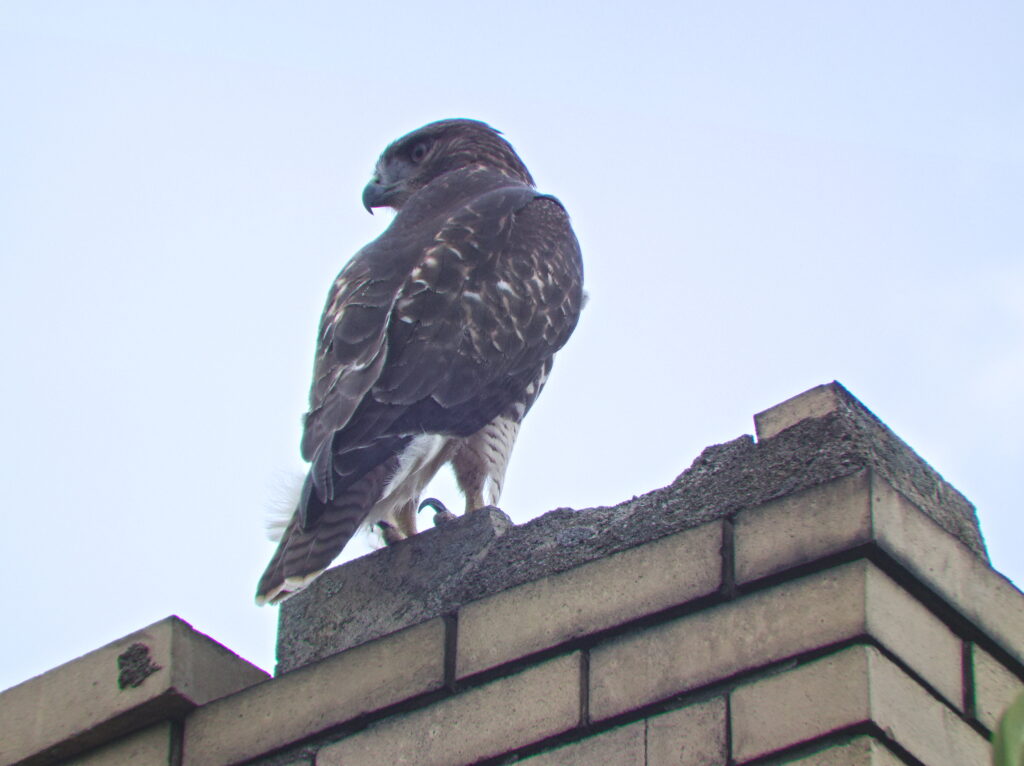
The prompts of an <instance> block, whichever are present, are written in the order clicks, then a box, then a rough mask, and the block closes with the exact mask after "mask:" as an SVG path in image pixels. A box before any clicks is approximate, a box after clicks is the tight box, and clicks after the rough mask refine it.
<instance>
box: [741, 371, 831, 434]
mask: <svg viewBox="0 0 1024 766" xmlns="http://www.w3.org/2000/svg"><path fill="white" fill-rule="evenodd" d="M839 406H840V399H839V393H838V391H837V390H836V384H834V383H827V384H825V385H821V386H815V387H814V388H812V389H809V390H807V391H804V392H803V393H802V394H797V395H796V396H794V397H792V398H791V399H787V400H786V401H784V402H782V403H781V404H776V405H775V406H774V407H769V408H768V409H766V410H764V411H763V412H759V413H757V414H756V415H754V428H755V429H756V432H757V438H758V441H764V440H765V439H771V438H772V437H773V436H776V435H777V434H779V433H781V432H782V431H785V430H786V429H787V428H789V427H790V426H795V425H796V424H797V423H799V422H800V421H802V420H807V419H808V418H820V417H824V416H825V415H828V414H829V413H831V412H835V411H836V410H837V409H838V408H839Z"/></svg>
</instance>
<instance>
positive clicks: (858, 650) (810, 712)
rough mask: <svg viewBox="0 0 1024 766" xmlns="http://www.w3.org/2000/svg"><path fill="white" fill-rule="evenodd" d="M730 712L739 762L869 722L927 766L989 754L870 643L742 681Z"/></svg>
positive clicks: (980, 759)
mask: <svg viewBox="0 0 1024 766" xmlns="http://www.w3.org/2000/svg"><path fill="white" fill-rule="evenodd" d="M731 710H732V737H733V743H732V744H733V747H732V749H733V756H734V758H736V760H737V761H738V762H740V763H742V762H743V761H744V760H749V759H752V758H757V757H761V756H765V755H768V754H770V753H773V752H776V751H778V750H781V749H783V748H787V747H790V746H793V745H796V744H800V743H803V742H807V741H811V740H814V739H816V738H818V737H822V736H824V735H826V734H829V733H831V732H835V731H837V730H840V729H843V728H845V727H848V726H853V725H856V724H862V723H866V722H869V721H873V722H874V723H875V724H877V725H878V726H879V727H881V728H882V730H883V731H886V732H888V733H889V735H890V736H891V737H892V738H893V739H894V740H895V741H896V742H898V743H899V744H900V745H901V746H902V747H904V748H906V750H907V751H908V752H910V753H911V754H912V755H914V756H915V757H916V758H918V759H919V760H921V761H923V762H924V763H927V764H929V766H964V765H965V764H982V763H986V762H987V759H988V757H989V747H988V743H987V742H986V740H985V739H983V738H982V737H980V736H979V735H978V734H977V733H976V732H975V731H974V730H973V729H971V727H970V726H968V725H967V724H966V723H965V722H964V721H962V720H961V719H960V718H959V717H958V716H957V715H956V713H955V712H954V711H953V710H951V709H950V708H949V707H947V706H946V705H944V704H942V703H941V702H939V701H938V700H936V699H935V698H934V697H932V696H931V695H930V694H928V692H927V691H925V690H924V689H923V688H922V687H921V686H919V685H918V684H916V683H915V682H914V681H913V680H911V679H910V677H908V676H907V675H906V674H905V673H903V671H901V670H900V669H899V668H898V667H896V665H894V664H893V663H892V662H890V661H889V660H888V659H886V658H885V657H883V656H882V655H881V653H880V652H878V650H877V649H875V648H873V647H867V646H854V647H851V648H849V649H845V650H843V651H841V652H837V653H835V654H831V655H828V656H826V657H823V658H821V659H820V660H816V661H814V662H809V663H807V664H806V665H802V666H800V667H797V668H795V669H793V670H790V671H787V672H784V673H780V674H778V675H775V676H771V677H769V678H766V679H763V680H760V681H757V682H755V683H751V684H748V685H746V686H741V687H740V688H738V689H736V691H734V692H733V693H732V704H731Z"/></svg>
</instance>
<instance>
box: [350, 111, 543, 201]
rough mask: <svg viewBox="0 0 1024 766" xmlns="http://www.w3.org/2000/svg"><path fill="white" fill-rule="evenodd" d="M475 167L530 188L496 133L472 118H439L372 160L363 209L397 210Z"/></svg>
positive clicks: (516, 159) (522, 167) (523, 168)
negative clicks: (437, 183) (427, 188)
mask: <svg viewBox="0 0 1024 766" xmlns="http://www.w3.org/2000/svg"><path fill="white" fill-rule="evenodd" d="M474 165H479V166H483V167H487V168H490V169H492V170H497V171H498V172H500V173H503V174H505V175H507V176H509V177H510V178H514V179H516V180H518V181H521V182H522V183H526V184H529V185H530V186H533V178H532V177H531V176H530V171H529V170H527V169H526V165H524V164H523V161H522V160H521V159H519V155H517V154H516V153H515V150H514V149H513V148H512V145H511V144H509V142H508V141H506V140H505V139H504V138H502V137H501V133H500V132H499V131H497V130H495V129H494V128H492V127H491V126H490V125H488V124H486V123H484V122H479V121H478V120H440V121H439V122H432V123H430V124H429V125H424V126H423V127H422V128H419V129H418V130H414V131H413V132H412V133H409V134H408V135H405V136H402V137H401V138H399V139H398V140H397V141H394V142H393V143H392V144H391V145H390V146H388V148H387V149H385V150H384V153H383V154H382V155H381V156H380V159H379V160H378V161H377V167H376V168H375V169H374V173H373V178H372V179H370V183H368V184H367V185H366V188H365V189H363V206H364V207H365V208H366V209H367V210H369V211H370V212H371V213H372V212H373V208H375V207H391V208H394V209H395V210H400V209H401V207H402V205H404V204H405V203H406V201H407V200H408V199H409V197H411V196H412V195H413V194H415V193H416V192H417V191H418V190H420V189H422V188H423V187H424V186H426V185H427V184H428V183H430V182H431V181H433V180H434V179H435V178H438V177H440V176H442V175H444V174H445V173H450V172H451V171H453V170H458V169H460V168H466V167H471V166H474Z"/></svg>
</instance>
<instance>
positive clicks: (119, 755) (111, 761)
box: [63, 723, 172, 766]
mask: <svg viewBox="0 0 1024 766" xmlns="http://www.w3.org/2000/svg"><path fill="white" fill-rule="evenodd" d="M171 736H172V734H171V724H169V723H158V724H155V725H153V726H150V727H149V728H148V729H143V730H142V731H138V732H135V733H134V734H129V735H128V736H126V737H122V738H121V739H119V740H116V741H115V742H111V743H109V744H107V745H104V746H103V747H100V748H98V749H96V750H91V751H89V752H88V753H85V754H84V755H80V756H78V757H77V758H72V759H71V760H69V761H65V762H64V763H63V766H126V764H131V766H170V763H171Z"/></svg>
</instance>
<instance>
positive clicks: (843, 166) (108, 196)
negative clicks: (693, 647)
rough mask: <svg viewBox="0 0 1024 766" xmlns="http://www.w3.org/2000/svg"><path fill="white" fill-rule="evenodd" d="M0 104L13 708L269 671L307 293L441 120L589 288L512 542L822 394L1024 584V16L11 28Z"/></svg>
mask: <svg viewBox="0 0 1024 766" xmlns="http://www.w3.org/2000/svg"><path fill="white" fill-rule="evenodd" d="M0 111H2V114H3V117H2V119H0V306H2V309H3V312H4V314H3V322H2V323H0V349H2V353H3V375H0V402H2V403H3V404H2V407H0V465H2V466H3V469H2V471H0V508H2V509H3V514H4V516H3V518H4V525H3V526H4V532H3V536H2V538H0V562H2V564H0V571H2V573H3V575H4V576H5V580H6V582H7V583H8V587H7V588H6V597H5V604H4V623H5V626H6V629H5V630H3V631H0V657H2V658H3V662H2V664H0V688H5V687H7V686H10V685H12V684H14V683H17V682H20V681H22V680H25V679H26V678H28V677H30V676H32V675H35V674H37V673H40V672H43V671H45V670H47V669H49V668H50V667H53V666H54V665H57V664H59V663H61V662H64V661H67V660H70V659H72V658H74V657H76V656H78V655H80V654H83V653H85V652H87V651H90V650H92V649H94V648H97V647H99V646H101V645H102V644H104V643H107V642H109V641H111V640H113V639H116V638H118V637H120V636H122V635H124V634H126V633H129V632H131V631H133V630H136V629H139V628H141V627H144V626H145V625H148V624H149V623H152V622H154V621H156V620H159V619H161V618H163V617H166V616H167V615H169V614H177V615H180V616H181V617H182V618H183V619H185V620H187V621H189V622H191V623H192V624H193V625H194V626H195V627H196V628H197V629H198V630H201V631H203V632H205V633H208V634H210V635H211V636H213V637H214V638H216V639H217V640H218V641H221V642H222V643H224V644H225V645H227V646H228V647H229V648H231V649H233V650H234V651H236V652H238V653H239V654H241V655H242V656H244V657H246V658H247V659H249V660H251V661H253V662H255V663H256V664H258V665H260V666H261V667H263V668H266V669H271V668H272V666H273V646H274V638H275V628H276V625H275V621H276V616H277V613H276V611H275V609H273V608H268V607H264V608H258V607H256V606H255V605H254V603H253V593H254V590H255V585H256V580H257V578H258V577H259V575H260V573H261V572H262V570H263V567H264V565H265V564H266V561H267V559H268V558H269V556H270V554H271V553H272V550H273V544H272V543H270V542H268V541H267V540H266V538H265V535H264V522H265V519H266V517H267V515H268V513H269V512H270V510H271V509H272V508H273V507H274V505H275V502H276V500H275V498H278V497H279V496H280V495H281V494H283V493H284V492H285V490H284V488H285V487H286V486H287V484H288V483H289V478H288V477H289V476H293V475H294V474H296V473H299V472H301V471H302V470H303V464H302V462H301V460H300V459H299V454H298V442H299V435H300V426H299V422H300V421H299V418H300V415H301V413H302V412H303V411H304V409H305V406H306V393H307V390H308V385H309V376H310V372H311V367H312V354H313V345H314V339H315V332H316V322H317V319H318V317H319V314H320V311H321V309H322V305H323V300H324V296H325V295H326V292H327V288H328V286H329V285H330V282H331V280H332V279H333V277H334V275H335V274H336V273H337V271H338V270H339V269H340V268H341V267H342V265H344V263H345V261H346V260H347V258H348V257H349V256H350V255H351V254H352V253H353V252H355V250H357V249H358V248H359V247H360V246H361V245H363V244H364V243H365V242H367V241H369V240H370V239H372V238H374V237H375V236H377V234H378V233H379V232H380V231H381V230H382V229H383V227H384V226H385V225H386V224H387V221H388V216H386V215H384V216H382V215H377V216H373V217H371V216H369V215H367V214H366V212H365V211H364V210H363V208H362V206H361V204H360V192H361V190H362V187H363V185H364V184H365V183H366V181H367V180H368V179H369V175H370V172H371V169H372V167H373V164H374V162H375V160H376V158H377V156H378V154H379V153H380V151H381V150H382V149H383V148H384V146H385V145H386V144H387V143H388V142H389V141H391V140H392V139H394V138H396V137H398V136H399V135H401V134H403V133H405V132H407V131H409V130H411V129H413V128H416V127H418V126H419V125H421V124H423V123H425V122H428V121H431V120H436V119H440V118H445V117H472V118H476V119H482V120H485V121H487V122H489V123H490V124H492V125H494V126H495V127H497V128H500V129H501V130H503V131H504V132H505V135H506V137H507V138H508V139H509V140H510V141H511V142H512V144H513V145H514V146H515V147H516V149H517V150H518V151H519V153H520V155H521V156H522V157H523V159H524V161H525V162H526V164H527V165H528V166H529V168H530V170H531V171H532V172H533V175H534V176H535V178H536V179H537V181H538V184H539V186H540V188H541V189H542V190H543V191H545V192H548V193H552V194H555V195H557V196H558V197H560V198H561V200H562V201H563V202H564V204H565V205H566V207H567V208H568V209H569V211H570V213H571V214H572V216H573V221H574V225H575V228H576V232H577V235H578V236H579V239H580V242H581V244H582V247H583V252H584V259H585V263H586V269H587V289H588V291H589V293H590V303H589V305H588V307H587V309H586V311H585V312H584V316H583V319H582V321H581V323H580V326H579V329H578V330H577V333H576V335H575V336H574V337H573V338H572V340H571V341H570V343H569V345H568V346H567V347H566V348H565V349H564V350H563V351H562V353H561V354H560V355H559V357H558V358H557V361H556V364H555V369H554V373H553V376H552V379H551V380H550V382H549V384H548V387H547V389H546V390H545V392H544V394H543V396H542V397H541V399H540V401H539V403H538V404H537V406H536V407H535V408H534V410H533V411H532V412H531V414H530V416H529V417H528V419H527V421H526V424H525V426H524V429H523V432H522V435H521V437H520V440H519V444H518V446H517V450H516V452H515V454H514V457H513V461H512V466H511V469H510V472H509V476H508V480H507V484H506V493H505V496H504V497H503V499H502V503H501V505H502V506H503V507H504V509H505V510H506V511H507V512H508V513H509V514H511V515H512V517H513V518H514V519H515V520H516V521H519V522H522V521H525V520H527V519H530V518H533V517H535V516H537V515H540V514H541V513H543V512H545V511H547V510H550V509H553V508H556V507H559V506H571V507H575V508H584V507H588V506H594V505H610V504H613V503H617V502H619V501H621V500H623V499H627V498H629V497H631V496H632V495H634V494H640V493H643V492H645V491H648V490H651V489H654V488H656V487H659V486H663V485H665V484H667V483H669V482H670V481H671V480H672V479H673V478H674V477H675V476H676V475H678V474H679V473H680V472H681V471H682V470H683V469H685V468H686V467H687V466H688V465H689V464H690V463H691V461H692V460H693V459H694V458H695V457H696V456H697V455H698V454H699V452H700V451H701V449H703V448H704V447H705V446H707V445H709V444H714V443H718V442H722V441H726V440H729V439H732V438H735V437H737V436H739V435H741V434H744V433H750V432H751V431H752V428H753V425H752V421H751V416H752V415H753V413H755V412H757V411H760V410H762V409H765V408H767V407H769V406H771V405H773V404H776V403H777V402H780V401H782V400H784V399H786V398H789V397H790V396H793V395H795V394H797V393H799V392H801V391H803V390H805V389H807V388H810V387H811V386H814V385H816V384H819V383H824V382H828V381H831V380H833V379H838V380H839V381H841V382H842V383H843V384H845V385H846V386H847V387H848V388H849V389H850V390H851V391H852V392H853V394H854V395H855V396H857V397H858V398H860V399H861V400H862V401H863V402H864V403H865V404H866V405H867V406H868V407H869V408H871V409H872V410H873V411H874V412H875V413H876V414H877V415H878V416H879V417H881V418H882V419H883V420H884V421H885V422H886V423H887V424H889V426H890V427H892V428H893V430H895V431H896V432H897V433H898V434H899V435H900V436H902V437H903V438H904V439H905V440H906V441H907V442H909V443H910V445H911V446H913V447H914V448H915V449H916V450H917V451H918V452H919V453H920V454H921V455H922V456H923V457H924V458H925V459H926V460H928V461H929V462H930V463H931V464H932V465H933V466H934V467H935V468H936V469H937V470H938V471H939V472H941V473H942V474H943V475H944V476H945V477H946V478H947V479H948V480H949V481H950V482H951V483H953V484H954V485H955V486H956V487H957V488H959V489H960V490H961V491H962V492H963V493H964V494H965V495H966V496H967V497H968V498H970V499H971V500H972V501H973V502H974V503H975V504H976V505H977V507H978V511H979V516H980V519H981V524H982V531H983V533H984V534H985V537H986V540H987V542H988V545H989V550H990V553H991V555H992V559H993V563H994V565H995V567H996V568H997V569H999V570H1000V571H1002V572H1003V573H1005V574H1006V575H1007V576H1009V577H1011V578H1012V579H1014V580H1015V581H1016V582H1017V583H1018V584H1020V583H1024V554H1022V553H1021V550H1022V538H1024V522H1022V521H1021V516H1020V510H1019V508H1020V499H1019V496H1020V491H1019V484H1018V482H1019V477H1020V474H1021V471H1022V469H1024V449H1022V447H1021V442H1020V438H1019V434H1020V432H1021V430H1022V426H1024V414H1022V413H1024V383H1022V381H1024V258H1022V252H1021V243H1022V241H1024V215H1022V210H1024V141H1022V138H1021V137H1022V136H1024V6H1022V5H1021V4H1020V3H1017V2H966V1H965V2H960V3H935V2H901V3H889V2H874V1H868V2H864V1H863V0H860V1H858V2H828V3H821V2H811V1H810V0H807V1H806V2H773V3H763V2H729V3H694V2H671V3H669V2H656V3H648V4H638V3H602V2H587V3H571V2H564V3H555V2H550V0H549V1H547V2H530V1H529V0H524V2H519V3H515V4H512V5H509V4H485V3H480V2H464V3H453V2H444V1H443V0H441V1H439V2H433V3H407V2H400V1H395V2H389V3H351V4H349V3H338V2H322V3H313V2H294V3H283V2H259V1H255V0H247V1H246V2H153V3H136V2H91V1H83V0H74V1H73V2H45V1H42V2H41V1H37V0H31V1H29V0H24V1H23V2H14V1H12V0H6V1H4V2H0ZM438 491H439V492H442V493H447V494H442V497H446V498H449V499H450V500H452V504H453V505H456V504H457V503H456V502H455V498H454V495H451V490H450V488H447V489H446V488H445V487H444V486H443V485H442V486H441V487H440V488H439V490H438ZM370 543H371V541H370V539H369V538H361V539H360V540H359V541H358V544H354V545H353V546H351V548H352V549H351V551H347V552H346V555H348V556H354V555H359V554H361V553H363V552H365V551H366V550H368V545H369V544H370Z"/></svg>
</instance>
